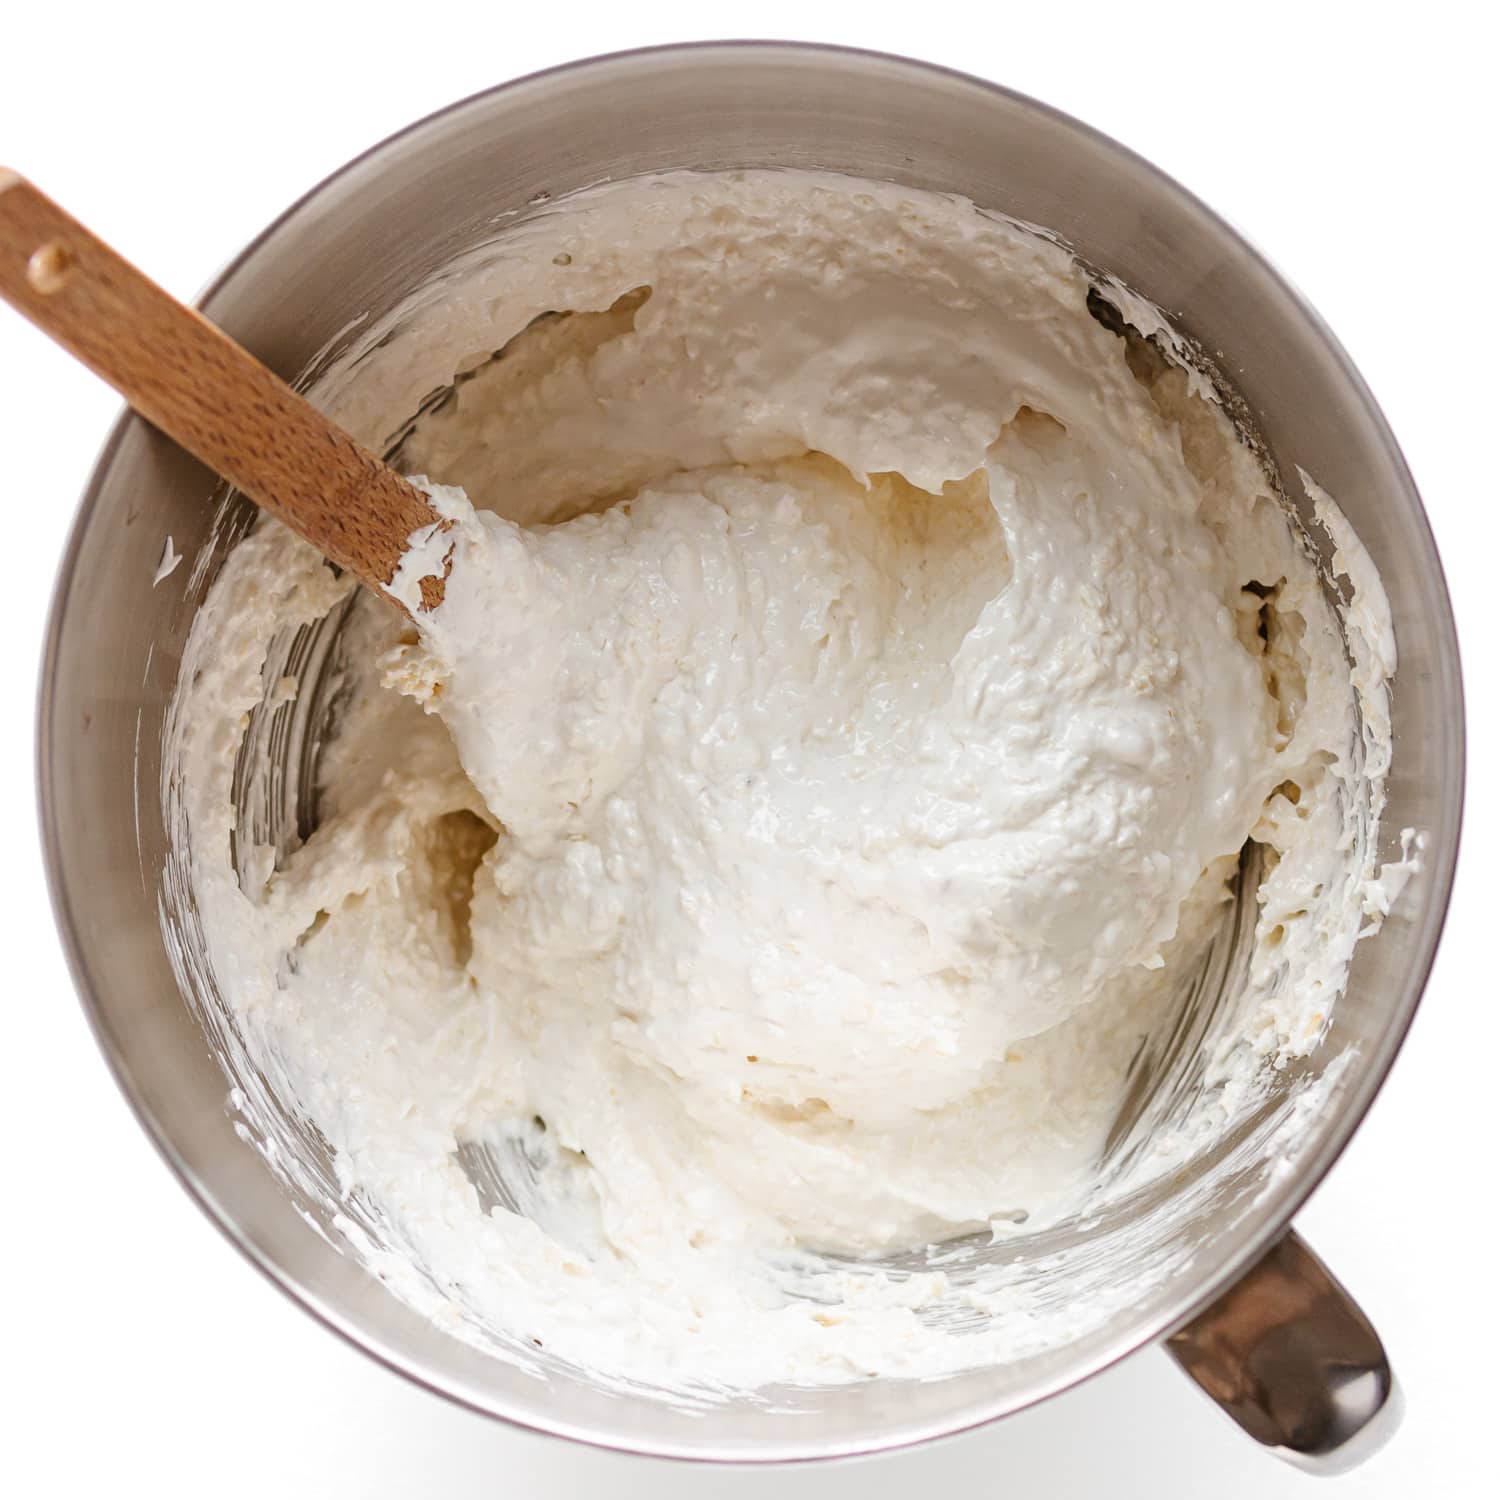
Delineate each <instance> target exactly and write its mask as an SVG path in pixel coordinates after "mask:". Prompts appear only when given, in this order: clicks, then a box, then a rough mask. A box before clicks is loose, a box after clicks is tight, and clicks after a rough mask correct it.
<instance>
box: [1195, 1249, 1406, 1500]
mask: <svg viewBox="0 0 1500 1500" xmlns="http://www.w3.org/2000/svg"><path fill="white" fill-rule="evenodd" d="M1167 1352H1168V1353H1169V1354H1171V1356H1172V1357H1173V1359H1175V1360H1176V1361H1177V1363H1178V1364H1180V1365H1181V1366H1182V1368H1183V1369H1184V1370H1186V1371H1187V1373H1188V1374H1189V1375H1190V1376H1192V1378H1193V1379H1194V1380H1195V1381H1197V1383H1198V1385H1199V1386H1200V1387H1201V1388H1202V1389H1203V1390H1204V1391H1205V1392H1206V1393H1207V1394H1208V1395H1209V1396H1210V1397H1212V1398H1213V1400H1215V1401H1217V1402H1218V1404H1219V1406H1220V1407H1222V1408H1223V1410H1224V1411H1225V1412H1226V1413H1227V1414H1228V1415H1229V1416H1230V1417H1232V1418H1233V1419H1234V1420H1235V1421H1236V1422H1238V1423H1239V1425H1240V1426H1241V1427H1242V1428H1244V1430H1245V1431H1246V1432H1248V1433H1249V1434H1250V1436H1251V1437H1253V1438H1254V1439H1255V1441H1256V1442H1258V1443H1261V1444H1263V1445H1264V1446H1265V1447H1267V1448H1269V1449H1271V1450H1272V1451H1273V1452H1274V1453H1276V1454H1277V1455H1278V1456H1279V1457H1282V1458H1286V1459H1288V1460H1289V1461H1291V1462H1293V1463H1296V1464H1298V1465H1300V1466H1301V1467H1303V1468H1306V1469H1308V1470H1310V1471H1312V1472H1314V1473H1323V1474H1338V1473H1342V1472H1344V1471H1345V1470H1346V1469H1349V1468H1352V1467H1353V1466H1354V1465H1355V1464H1356V1463H1361V1462H1363V1461H1364V1460H1365V1459H1366V1458H1368V1457H1369V1456H1370V1454H1371V1453H1373V1452H1375V1451H1376V1449H1378V1448H1379V1447H1380V1446H1381V1445H1382V1444H1383V1443H1385V1442H1386V1441H1387V1440H1388V1439H1389V1438H1390V1436H1391V1434H1392V1433H1393V1432H1394V1430H1395V1428H1396V1425H1397V1424H1398V1422H1399V1420H1400V1412H1401V1393H1400V1388H1399V1387H1398V1386H1397V1384H1396V1377H1395V1376H1394V1375H1393V1374H1392V1373H1391V1366H1390V1362H1389V1361H1388V1360H1387V1358H1386V1354H1385V1349H1384V1348H1383V1347H1382V1345H1381V1342H1380V1338H1379V1335H1377V1334H1376V1332H1375V1330H1374V1329H1373V1328H1372V1327H1371V1326H1370V1320H1369V1319H1368V1318H1367V1317H1365V1315H1364V1313H1362V1312H1361V1311H1360V1309H1359V1308H1358V1306H1356V1305H1355V1303H1354V1301H1353V1300H1352V1299H1351V1298H1350V1296H1349V1294H1348V1292H1346V1291H1345V1290H1344V1288H1343V1287H1342V1286H1340V1285H1339V1283H1338V1281H1337V1279H1336V1278H1335V1277H1334V1276H1333V1275H1332V1273H1331V1272H1330V1271H1329V1269H1328V1267H1327V1266H1325V1265H1324V1264H1323V1262H1322V1261H1321V1260H1319V1259H1318V1257H1317V1256H1316V1255H1314V1254H1313V1252H1312V1251H1311V1250H1310V1249H1309V1248H1308V1246H1307V1244H1306V1242H1305V1241H1304V1240H1303V1239H1302V1237H1301V1236H1300V1235H1299V1234H1297V1232H1296V1231H1295V1230H1289V1231H1288V1232H1287V1233H1286V1234H1285V1235H1284V1236H1283V1237H1282V1238H1281V1239H1280V1240H1278V1241H1277V1242H1276V1244H1274V1245H1273V1246H1272V1247H1271V1248H1270V1249H1269V1250H1268V1251H1267V1252H1266V1253H1265V1255H1264V1256H1262V1257H1261V1259H1260V1260H1259V1261H1258V1262H1257V1263H1256V1264H1255V1265H1254V1266H1253V1267H1252V1268H1251V1269H1250V1270H1249V1271H1247V1272H1246V1273H1245V1274H1244V1275H1243V1276H1242V1277H1241V1278H1240V1279H1239V1281H1237V1282H1236V1283H1235V1284H1234V1285H1233V1286H1232V1287H1230V1289H1229V1290H1228V1291H1227V1292H1225V1293H1224V1294H1223V1295H1222V1296H1221V1297H1220V1298H1219V1299H1218V1301H1217V1302H1215V1303H1214V1304H1213V1305H1212V1306H1210V1307H1208V1308H1206V1309H1205V1310H1204V1311H1203V1312H1201V1313H1199V1314H1198V1316H1197V1317H1196V1318H1194V1319H1193V1320H1192V1321H1191V1322H1190V1323H1188V1324H1187V1325H1186V1326H1185V1327H1183V1328H1180V1329H1178V1330H1177V1332H1176V1333H1174V1334H1173V1335H1172V1336H1171V1337H1170V1338H1169V1339H1168V1340H1167Z"/></svg>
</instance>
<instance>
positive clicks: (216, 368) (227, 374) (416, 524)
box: [0, 167, 443, 609]
mask: <svg viewBox="0 0 1500 1500" xmlns="http://www.w3.org/2000/svg"><path fill="white" fill-rule="evenodd" d="M0 296H3V297H4V298H5V299H6V301H8V302H10V303H11V304H12V305H13V306H14V307H15V308H16V309H17V310H18V311H19V312H21V313H23V314H24V315H25V316H26V317H28V318H30V319H31V321H32V322H33V323H35V324H36V325H37V326H38V327H39V328H41V329H42V330H43V331H44V332H46V333H48V334H50V335H51V336H52V337H53V338H54V339H56V340H57V342H58V343H60V344H61V345H62V346H63V347H64V348H65V349H67V350H68V351H69V352H70V353H72V354H73V355H75V356H76V357H77V358H78V359H80V360H81V361H82V362H83V363H84V364H86V365H87V366H88V367H89V368H90V369H91V370H93V371H94V373H95V374H97V375H100V376H102V377H103V378H104V379H105V380H107V381H108V382H109V384H110V385H112V386H114V388H115V389H116V390H117V391H119V393H120V394H121V395H122V396H123V397H124V398H125V399H126V400H127V401H128V402H129V403H130V405H131V406H132V407H134V408H135V410H136V411H138V412H139V413H140V414H141V415H142V416H143V417H145V418H146V420H147V421H148V422H150V423H151V424H152V425H153V426H154V427H159V428H160V429H161V430H162V431H163V432H164V433H166V434H167V435H168V436H169V437H171V438H173V439H174V440H175V441H176V442H178V443H180V444H181V445H182V446H183V447H184V448H186V449H187V450H188V452H189V453H191V454H193V455H194V456H195V457H196V458H198V459H200V460H202V462H203V463H205V464H207V465H208V466H209V467H210V468H211V469H213V470H214V471H215V472H216V473H218V474H221V475H222V476H223V477H224V478H225V479H227V480H229V481H230V482H231V483H232V484H234V485H235V486H236V487H237V488H238V489H241V490H243V491H244V492H245V494H247V495H248V496H249V497H250V498H251V499H252V500H254V501H255V502H256V503H257V504H258V505H260V506H262V507H263V508H264V509H266V510H267V511H269V512H270V513H271V514H272V515H273V516H275V517H276V518H277V519H278V520H280V521H282V522H284V523H285V524H286V525H287V526H289V527H291V529H292V530H293V531H295V532H296V533H297V534H298V535H299V536H302V537H304V538H306V540H308V541H309V542H311V543H312V544H313V545H314V546H315V547H317V548H318V549H319V550H320V551H321V552H322V553H323V555H324V556H325V557H327V558H328V559H329V560H330V561H332V562H335V563H337V564H338V565H339V566H340V567H341V568H345V569H347V570H348V571H349V572H351V573H353V574H354V575H355V576H356V577H357V578H358V579H359V580H360V581H361V582H362V583H364V584H366V585H368V586H370V587H371V588H374V589H375V590H376V592H379V587H378V586H379V585H380V584H383V583H388V582H389V581H390V579H391V576H392V575H393V574H394V572H395V571H396V566H397V564H398V563H399V561H400V559H401V554H402V552H403V551H404V549H405V546H406V542H407V539H408V538H409V537H410V536H411V534H412V532H414V531H416V530H418V529H419V528H420V527H423V526H430V525H432V524H433V523H435V522H437V521H439V519H440V518H439V516H438V514H437V512H436V511H435V510H434V509H433V508H432V505H431V504H430V503H429V501H428V499H427V496H426V495H424V494H423V493H422V492H421V491H420V490H419V489H417V488H416V487H415V486H414V485H411V484H408V483H407V481H406V480H405V479H403V478H402V477H401V476H400V475H399V474H397V473H396V472H395V471H394V470H392V469H389V468H387V467H386V466H385V465H384V464H383V463H381V461H380V460H379V459H378V458H377V457H376V456H375V455H374V454H373V453H371V452H370V451H369V450H368V449H367V448H365V447H363V446H362V445H361V444H359V443H357V442H355V440H354V439H353V438H352V437H350V436H349V434H348V433H347V432H344V431H343V430H342V429H341V428H340V427H338V426H337V425H336V424H335V423H333V422H330V421H329V420H328V418H327V417H325V416H324V415H323V414H322V413H321V412H320V411H318V410H317V409H316V408H315V407H314V406H312V405H311V404H310V403H309V402H307V401H305V400H304V399H303V398H302V397H301V396H299V395H298V394H297V393H296V392H295V391H294V390H292V388H291V387H290V386H289V385H287V384H286V382H285V381H283V380H282V379H281V378H280V377H279V376H277V375H274V374H273V373H272V372H271V371H270V370H268V369H267V368H266V367H265V366H264V365H263V364H261V362H260V361H259V360H258V359H256V358H255V357H254V356H253V355H251V354H249V353H248V352H247V351H246V350H244V349H242V348H241V347H240V346H239V345H238V344H237V343H235V342H234V340H233V339H231V338H230V337H229V336H228V335H227V334H225V333H223V332H222V331H221V330H219V329H218V328H216V327H214V325H213V324H212V323H210V322H209V321H208V320H207V319H206V318H204V317H202V316H201V315H200V314H199V313H197V312H194V311H193V309H192V308H189V307H185V306H183V304H182V303H180V302H178V301H177V300H176V299H175V298H174V297H171V296H169V295H168V294H167V293H166V292H164V291H163V290H162V289H161V288H160V287H159V286H157V285H156V284H155V282H153V281H151V280H150V279H149V278H148V277H146V276H143V275H142V274H141V272H139V271H138V270H136V268H135V267H134V266H132V265H131V264H130V263H129V262H128V261H126V260H124V259H122V258H121V257H120V256H119V255H117V254H116V253H115V252H114V251H113V250H111V249H110V248H109V246H108V245H106V244H104V243H103V241H101V240H99V239H97V238H96V237H95V236H94V235H92V234H91V233H90V232H89V231H88V230H87V229H85V228H84V227H83V225H81V224H80V223H78V222H77V220H75V219H73V218H72V217H71V216H70V215H68V214H67V213H65V212H64V211H63V210H62V209H61V208H59V207H58V206H57V204H55V203H53V202H52V200H51V199H50V198H47V197H46V196H45V195H44V194H42V193H40V192H38V191H37V189H36V188H34V187H33V186H32V185H31V184H30V183H29V182H27V181H26V180H25V179H24V178H22V177H19V176H17V175H16V174H15V173H14V172H11V171H8V170H7V169H5V168H4V167H0ZM442 596H443V581H442V579H439V578H426V579H424V580H423V581H422V603H423V607H424V608H426V609H430V608H432V607H433V605H435V604H437V603H439V602H440V601H441V599H442ZM382 597H383V598H389V597H390V596H389V595H384V594H382Z"/></svg>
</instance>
